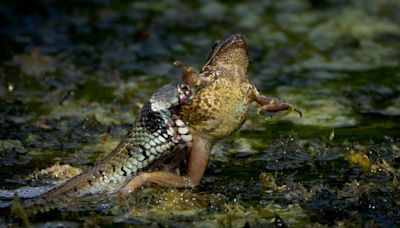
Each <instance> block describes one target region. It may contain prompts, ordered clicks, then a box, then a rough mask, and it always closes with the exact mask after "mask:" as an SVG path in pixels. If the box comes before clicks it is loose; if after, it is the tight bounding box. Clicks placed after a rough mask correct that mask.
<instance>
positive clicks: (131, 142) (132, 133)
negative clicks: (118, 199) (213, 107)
mask: <svg viewBox="0 0 400 228" xmlns="http://www.w3.org/2000/svg"><path fill="white" fill-rule="evenodd" d="M193 92H194V91H193V90H192V89H191V88H190V87H189V86H188V85H186V84H178V85H176V86H169V87H166V88H163V89H161V90H160V91H158V92H157V93H155V94H154V95H153V96H152V97H151V98H150V100H149V101H148V102H147V103H145V105H144V106H143V108H142V109H141V111H140V114H139V117H138V118H137V120H136V122H135V123H134V124H133V126H132V127H131V128H130V130H129V132H128V133H127V134H126V136H125V137H124V138H123V139H122V141H121V142H120V143H119V145H118V146H117V147H116V148H115V149H114V150H113V151H112V152H111V153H110V154H108V155H107V156H106V157H105V158H104V159H102V160H101V161H100V162H98V163H97V164H96V165H95V166H94V167H93V168H92V169H91V170H89V171H87V172H85V173H82V174H81V175H78V176H76V177H74V178H72V179H70V180H69V181H67V182H65V183H64V184H62V185H61V186H58V187H56V188H54V189H53V190H50V191H49V192H47V193H45V194H43V195H40V196H38V197H35V198H31V199H27V200H25V201H23V202H22V207H23V208H24V209H25V211H26V212H27V213H28V214H35V213H37V212H44V211H48V210H50V209H52V208H59V207H63V206H66V205H68V202H69V201H71V199H74V198H79V197H82V196H86V195H91V194H98V193H115V192H118V191H122V192H125V191H126V190H124V189H125V188H126V186H129V183H130V182H132V181H133V182H135V178H136V177H137V176H139V175H138V174H139V173H141V172H146V171H149V170H152V169H153V168H154V167H156V166H157V165H158V164H160V163H162V162H163V161H164V160H165V159H167V158H170V157H174V156H175V155H176V154H177V153H178V152H179V151H183V152H186V151H187V149H188V148H190V147H191V144H192V136H191V134H190V132H189V129H188V127H187V126H186V125H185V124H184V122H183V121H182V120H181V119H180V117H179V110H180V107H181V106H182V105H183V104H185V103H186V102H189V101H190V99H191V97H192V95H193ZM183 154H184V153H183Z"/></svg>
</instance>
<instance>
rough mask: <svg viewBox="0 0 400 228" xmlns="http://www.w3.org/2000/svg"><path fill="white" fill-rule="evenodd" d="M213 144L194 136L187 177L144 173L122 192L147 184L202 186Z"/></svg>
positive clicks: (130, 182)
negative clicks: (201, 182)
mask: <svg viewBox="0 0 400 228" xmlns="http://www.w3.org/2000/svg"><path fill="white" fill-rule="evenodd" d="M210 152H211V144H210V143H209V141H208V140H207V139H205V138H203V137H201V136H197V135H193V144H192V148H191V150H190V152H189V153H190V154H189V160H188V171H187V176H180V175H178V174H176V173H173V172H169V171H154V172H143V173H140V174H138V175H137V176H135V177H134V178H133V179H132V180H131V181H129V182H128V183H127V184H126V185H125V186H124V187H123V188H122V189H121V190H120V191H121V193H123V194H128V193H130V192H133V191H135V190H136V189H138V188H139V187H140V186H142V185H143V184H145V183H146V182H151V183H154V184H158V185H161V186H166V187H176V188H194V187H196V186H197V185H199V184H200V181H201V179H202V178H203V176H204V172H205V171H206V168H207V163H208V159H209V156H210Z"/></svg>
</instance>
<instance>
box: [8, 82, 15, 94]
mask: <svg viewBox="0 0 400 228" xmlns="http://www.w3.org/2000/svg"><path fill="white" fill-rule="evenodd" d="M8 92H10V93H12V92H14V84H12V83H11V82H10V83H8Z"/></svg>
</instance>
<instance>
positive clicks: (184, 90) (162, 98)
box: [149, 83, 195, 113]
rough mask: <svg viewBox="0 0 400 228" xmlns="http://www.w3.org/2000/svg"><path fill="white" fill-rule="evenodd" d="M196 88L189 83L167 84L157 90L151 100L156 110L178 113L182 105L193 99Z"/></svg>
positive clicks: (152, 107)
mask: <svg viewBox="0 0 400 228" xmlns="http://www.w3.org/2000/svg"><path fill="white" fill-rule="evenodd" d="M194 94H195V90H194V89H193V88H192V87H190V86H189V85H187V84H184V83H180V84H177V85H173V86H167V87H164V88H162V89H160V90H159V91H158V92H156V93H155V94H154V95H153V96H152V97H151V98H150V100H149V102H150V105H151V109H152V111H154V112H162V111H167V110H168V111H170V112H171V113H177V111H178V110H179V109H180V107H181V106H182V105H185V104H187V103H189V102H190V101H191V99H192V98H193V96H194Z"/></svg>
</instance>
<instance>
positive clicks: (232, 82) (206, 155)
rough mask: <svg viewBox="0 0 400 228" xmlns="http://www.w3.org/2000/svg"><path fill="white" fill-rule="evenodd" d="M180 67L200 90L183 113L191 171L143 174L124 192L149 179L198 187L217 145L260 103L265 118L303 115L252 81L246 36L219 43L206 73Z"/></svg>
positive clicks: (178, 64)
mask: <svg viewBox="0 0 400 228" xmlns="http://www.w3.org/2000/svg"><path fill="white" fill-rule="evenodd" d="M174 65H176V66H177V67H179V68H180V70H181V72H182V73H181V77H182V81H183V82H184V83H186V84H187V85H189V86H190V87H194V88H196V91H197V93H196V95H195V96H194V97H193V99H192V100H191V102H189V103H187V104H185V105H183V106H182V108H181V110H180V113H179V116H180V117H181V119H182V120H183V121H184V122H185V123H186V124H187V126H188V127H189V129H190V132H191V135H192V140H193V141H192V145H191V148H190V149H189V152H188V161H187V164H188V165H187V170H186V175H179V173H176V172H167V171H156V172H145V173H141V174H139V175H138V176H137V177H136V178H135V179H133V180H132V182H131V183H129V184H128V185H126V186H125V187H124V189H123V190H122V192H125V193H129V192H132V191H134V190H135V189H137V188H138V187H140V186H141V185H142V184H144V183H146V182H151V183H155V184H158V185H162V186H170V187H177V188H194V187H196V186H198V185H199V184H200V182H201V180H202V178H203V176H204V173H205V171H206V168H207V164H208V161H209V159H210V153H211V150H212V148H213V147H214V145H215V144H216V143H217V142H218V141H220V140H222V139H224V138H226V137H228V136H230V135H232V134H233V133H235V132H236V131H238V130H239V128H240V127H241V126H242V125H243V123H244V122H245V120H246V119H247V116H248V114H249V108H250V105H251V104H252V103H254V102H255V103H257V104H258V105H260V107H259V108H258V110H257V113H258V114H260V115H262V116H269V117H273V118H274V119H280V118H283V117H284V116H287V115H289V114H290V113H292V112H296V113H298V114H299V115H300V117H301V116H302V112H301V111H300V110H299V109H298V108H296V107H295V106H294V105H292V104H291V103H288V102H286V101H285V100H284V99H282V98H279V97H273V96H265V95H263V94H261V93H260V92H259V91H258V89H257V88H256V86H255V85H254V84H253V83H252V82H251V81H250V78H249V76H248V68H249V53H248V47H247V43H246V40H245V38H244V36H243V35H241V34H233V35H231V36H229V37H227V38H226V39H224V40H222V41H217V42H216V43H215V44H214V46H213V48H212V50H211V53H210V55H209V58H208V60H207V61H206V63H205V64H204V66H203V67H202V68H201V70H200V72H196V71H195V70H193V68H192V67H190V66H186V65H185V64H184V63H183V62H181V61H176V62H175V63H174Z"/></svg>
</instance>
